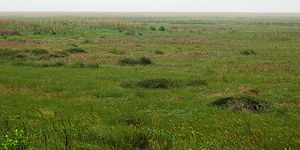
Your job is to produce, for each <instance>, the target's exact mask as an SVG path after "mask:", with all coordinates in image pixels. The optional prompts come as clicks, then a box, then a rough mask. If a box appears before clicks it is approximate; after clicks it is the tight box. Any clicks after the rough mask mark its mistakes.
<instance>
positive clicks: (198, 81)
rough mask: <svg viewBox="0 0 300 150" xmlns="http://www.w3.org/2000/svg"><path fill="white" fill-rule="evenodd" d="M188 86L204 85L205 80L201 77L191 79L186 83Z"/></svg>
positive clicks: (205, 83)
mask: <svg viewBox="0 0 300 150" xmlns="http://www.w3.org/2000/svg"><path fill="white" fill-rule="evenodd" d="M187 85H188V86H206V85H207V82H206V80H202V79H193V80H190V81H188V83H187Z"/></svg>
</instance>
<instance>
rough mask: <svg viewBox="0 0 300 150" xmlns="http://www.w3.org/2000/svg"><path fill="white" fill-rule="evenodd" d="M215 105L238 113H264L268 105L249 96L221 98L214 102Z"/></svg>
mask: <svg viewBox="0 0 300 150" xmlns="http://www.w3.org/2000/svg"><path fill="white" fill-rule="evenodd" d="M213 105H215V106H218V107H221V108H232V109H234V110H237V111H251V112H264V111H266V110H267V106H266V104H264V103H262V102H261V101H260V100H258V99H257V98H255V97H252V96H249V95H242V96H236V97H223V98H219V99H217V100H216V101H214V102H213Z"/></svg>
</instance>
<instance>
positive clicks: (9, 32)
mask: <svg viewBox="0 0 300 150" xmlns="http://www.w3.org/2000/svg"><path fill="white" fill-rule="evenodd" d="M14 35H21V32H19V31H16V30H0V36H14Z"/></svg>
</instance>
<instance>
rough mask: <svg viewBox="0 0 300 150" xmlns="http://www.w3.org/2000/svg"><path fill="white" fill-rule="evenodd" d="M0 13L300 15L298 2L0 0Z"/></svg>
mask: <svg viewBox="0 0 300 150" xmlns="http://www.w3.org/2000/svg"><path fill="white" fill-rule="evenodd" d="M0 11H151V12H153V11H159V12H165V11H171V12H182V11H183V12H300V0H0Z"/></svg>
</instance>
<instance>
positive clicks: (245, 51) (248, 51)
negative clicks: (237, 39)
mask: <svg viewBox="0 0 300 150" xmlns="http://www.w3.org/2000/svg"><path fill="white" fill-rule="evenodd" d="M241 54H242V55H255V54H256V53H255V51H254V50H243V51H241Z"/></svg>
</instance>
